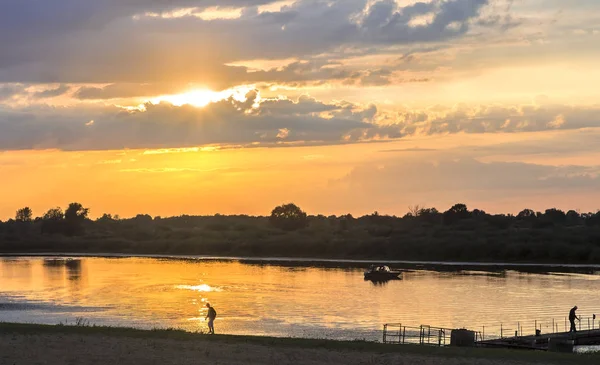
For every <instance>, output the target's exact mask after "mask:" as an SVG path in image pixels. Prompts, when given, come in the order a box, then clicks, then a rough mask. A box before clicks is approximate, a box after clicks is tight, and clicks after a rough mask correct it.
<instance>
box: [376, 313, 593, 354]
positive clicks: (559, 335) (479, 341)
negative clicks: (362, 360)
mask: <svg viewBox="0 0 600 365" xmlns="http://www.w3.org/2000/svg"><path fill="white" fill-rule="evenodd" d="M594 319H595V318H594ZM537 323H538V322H536V323H535V326H536V327H535V332H536V333H535V334H532V335H523V330H522V327H520V326H518V328H520V330H517V331H515V333H514V336H510V337H509V336H503V334H504V335H505V334H506V333H507V332H506V331H504V330H502V329H501V331H500V333H499V334H497V335H496V336H494V335H493V334H489V333H488V335H487V336H485V333H484V332H485V328H483V331H472V330H468V329H449V328H442V327H433V326H428V325H421V326H419V327H409V326H404V325H403V324H391V323H389V324H385V325H384V326H383V343H388V344H400V345H402V344H418V345H430V346H474V347H488V348H493V347H495V348H512V349H523V350H539V351H557V352H573V349H574V347H575V346H593V345H600V328H594V327H592V326H590V327H588V329H582V330H578V331H576V332H564V331H563V332H558V331H556V332H549V333H542V331H541V329H540V327H538V324H537ZM553 327H554V326H553ZM501 328H502V326H501ZM554 328H556V327H554Z"/></svg>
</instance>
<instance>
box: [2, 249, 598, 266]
mask: <svg viewBox="0 0 600 365" xmlns="http://www.w3.org/2000/svg"><path fill="white" fill-rule="evenodd" d="M5 257H8V258H11V257H12V258H19V257H24V258H28V257H32V258H36V257H38V258H39V257H74V258H154V259H173V260H197V261H201V260H207V261H208V260H212V261H242V262H244V261H246V262H256V263H260V262H267V263H291V264H293V263H304V264H307V263H312V264H314V263H322V264H381V263H385V264H388V265H406V266H417V267H418V266H425V267H427V266H430V267H450V268H464V267H468V268H471V267H472V268H497V269H503V268H504V269H510V268H517V269H518V268H540V269H542V268H555V269H561V268H564V269H597V270H600V264H559V263H533V262H524V263H517V262H512V263H511V262H475V261H412V260H383V259H382V260H374V259H343V258H319V257H269V256H264V257H263V256H256V257H252V256H219V255H185V254H135V253H133V254H129V253H109V252H98V253H82V252H79V253H78V252H32V253H27V252H26V253H19V252H6V253H5V252H0V258H5Z"/></svg>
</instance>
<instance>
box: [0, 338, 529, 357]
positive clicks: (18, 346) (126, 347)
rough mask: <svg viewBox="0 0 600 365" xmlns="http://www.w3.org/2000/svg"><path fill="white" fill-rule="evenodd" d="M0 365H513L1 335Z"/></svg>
mask: <svg viewBox="0 0 600 365" xmlns="http://www.w3.org/2000/svg"><path fill="white" fill-rule="evenodd" d="M0 364H16V365H20V364H45V365H60V364H81V365H91V364H102V365H105V364H109V365H120V364H161V365H162V364H222V365H234V364H235V365H238V364H239V365H245V364H273V365H275V364H277V365H279V364H282V365H284V364H294V365H297V364H311V365H336V364H340V365H342V364H343V365H352V364H365V365H366V364H390V365H391V364H395V365H396V364H397V365H403V364H406V365H408V364H411V365H420V364H422V365H434V364H435V365H437V364H448V365H459V364H460V365H470V364H473V365H474V364H478V365H495V364H503V365H512V364H515V365H516V364H526V363H524V362H516V361H513V360H508V361H504V360H497V359H496V360H489V359H477V358H449V357H436V356H428V355H416V354H403V353H388V354H380V353H373V352H360V351H354V350H326V349H304V348H297V347H286V346H274V347H271V346H267V345H257V344H248V343H245V342H243V341H240V343H224V342H220V341H205V340H201V339H200V340H198V341H193V340H192V341H189V340H187V341H182V340H174V339H160V338H159V339H157V338H132V337H123V336H108V335H99V334H94V335H88V334H72V333H41V334H23V333H10V332H8V333H6V332H5V333H1V334H0Z"/></svg>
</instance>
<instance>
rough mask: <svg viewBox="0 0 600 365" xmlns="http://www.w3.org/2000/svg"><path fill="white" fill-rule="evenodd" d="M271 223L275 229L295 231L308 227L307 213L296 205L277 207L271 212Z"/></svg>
mask: <svg viewBox="0 0 600 365" xmlns="http://www.w3.org/2000/svg"><path fill="white" fill-rule="evenodd" d="M269 222H270V223H271V225H273V227H277V228H279V229H283V230H285V231H295V230H297V229H300V228H304V227H306V226H307V225H308V218H307V216H306V213H305V212H303V211H302V209H300V208H299V207H298V206H297V205H296V204H292V203H290V204H284V205H280V206H278V207H276V208H275V209H273V211H272V212H271V216H270V217H269Z"/></svg>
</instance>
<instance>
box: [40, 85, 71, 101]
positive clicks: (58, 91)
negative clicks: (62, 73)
mask: <svg viewBox="0 0 600 365" xmlns="http://www.w3.org/2000/svg"><path fill="white" fill-rule="evenodd" d="M70 90H71V87H70V86H68V85H60V86H57V87H56V88H54V89H48V90H44V91H37V92H34V93H32V97H33V98H35V99H45V98H54V97H57V96H61V95H64V94H66V93H68V92H69V91H70Z"/></svg>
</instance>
